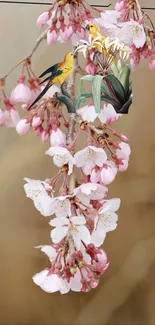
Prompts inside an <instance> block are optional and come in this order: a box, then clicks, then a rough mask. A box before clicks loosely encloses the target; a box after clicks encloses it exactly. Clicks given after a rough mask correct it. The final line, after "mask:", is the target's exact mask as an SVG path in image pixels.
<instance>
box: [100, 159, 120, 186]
mask: <svg viewBox="0 0 155 325" xmlns="http://www.w3.org/2000/svg"><path fill="white" fill-rule="evenodd" d="M116 174H117V168H116V166H115V164H114V163H113V162H112V161H111V162H110V161H109V162H108V163H107V164H104V165H103V168H102V170H101V180H102V183H103V184H104V185H108V184H110V183H112V182H113V180H114V179H115V176H116Z"/></svg>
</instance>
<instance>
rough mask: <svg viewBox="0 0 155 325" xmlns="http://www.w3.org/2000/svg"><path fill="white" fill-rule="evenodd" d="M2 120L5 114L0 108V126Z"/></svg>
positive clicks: (2, 122)
mask: <svg viewBox="0 0 155 325" xmlns="http://www.w3.org/2000/svg"><path fill="white" fill-rule="evenodd" d="M4 120H5V116H4V113H3V111H2V110H1V108H0V126H2V125H3V124H4Z"/></svg>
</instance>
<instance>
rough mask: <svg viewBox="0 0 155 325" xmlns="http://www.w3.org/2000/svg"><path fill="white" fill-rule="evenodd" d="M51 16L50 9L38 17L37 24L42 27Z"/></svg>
mask: <svg viewBox="0 0 155 325" xmlns="http://www.w3.org/2000/svg"><path fill="white" fill-rule="evenodd" d="M49 18H50V13H49V11H45V12H43V13H42V14H41V15H40V16H39V17H38V19H37V26H38V27H39V28H40V27H42V26H44V25H45V24H46V23H47V21H48V20H49Z"/></svg>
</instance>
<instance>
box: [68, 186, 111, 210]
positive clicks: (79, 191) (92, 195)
mask: <svg viewBox="0 0 155 325" xmlns="http://www.w3.org/2000/svg"><path fill="white" fill-rule="evenodd" d="M73 193H74V195H76V197H77V198H78V200H80V202H82V203H84V204H85V205H87V206H88V205H89V204H90V200H103V198H104V197H105V196H106V194H107V188H106V187H105V186H102V185H99V184H93V183H84V184H82V185H80V186H79V187H76V188H75V189H74V191H73Z"/></svg>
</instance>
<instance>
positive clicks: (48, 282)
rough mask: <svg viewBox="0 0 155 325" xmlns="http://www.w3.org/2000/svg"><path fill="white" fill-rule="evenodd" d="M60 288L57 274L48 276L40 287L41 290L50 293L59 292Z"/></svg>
mask: <svg viewBox="0 0 155 325" xmlns="http://www.w3.org/2000/svg"><path fill="white" fill-rule="evenodd" d="M60 286H61V283H60V279H59V277H58V276H57V275H56V274H52V275H48V276H47V277H46V278H45V280H44V281H43V283H42V284H41V285H40V287H41V289H43V290H44V291H46V292H48V293H52V292H56V291H59V289H60Z"/></svg>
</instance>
